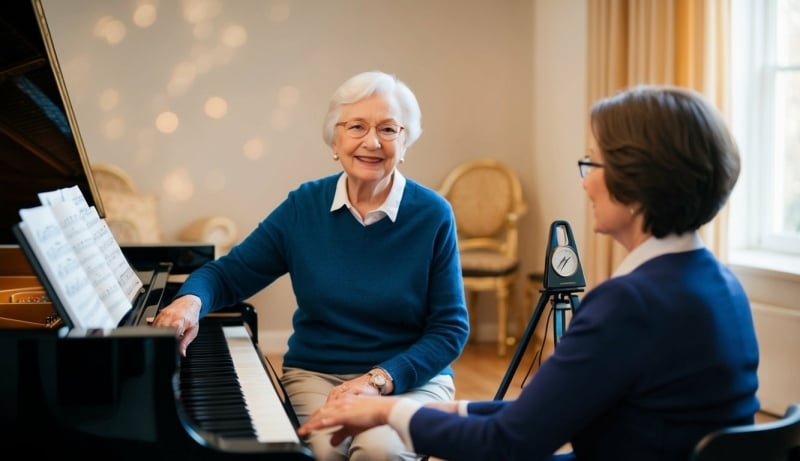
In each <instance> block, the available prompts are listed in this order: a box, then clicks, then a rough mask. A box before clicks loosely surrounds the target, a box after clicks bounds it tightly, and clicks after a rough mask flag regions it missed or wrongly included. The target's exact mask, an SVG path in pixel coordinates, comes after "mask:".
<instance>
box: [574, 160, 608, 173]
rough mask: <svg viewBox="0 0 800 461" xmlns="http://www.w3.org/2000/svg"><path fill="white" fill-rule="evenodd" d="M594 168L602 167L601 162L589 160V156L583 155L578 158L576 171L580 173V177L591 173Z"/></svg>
mask: <svg viewBox="0 0 800 461" xmlns="http://www.w3.org/2000/svg"><path fill="white" fill-rule="evenodd" d="M595 168H603V164H602V163H596V162H593V161H591V160H589V157H583V158H582V159H580V160H578V171H580V173H581V178H585V177H586V175H587V174H589V173H591V172H592V170H594V169H595Z"/></svg>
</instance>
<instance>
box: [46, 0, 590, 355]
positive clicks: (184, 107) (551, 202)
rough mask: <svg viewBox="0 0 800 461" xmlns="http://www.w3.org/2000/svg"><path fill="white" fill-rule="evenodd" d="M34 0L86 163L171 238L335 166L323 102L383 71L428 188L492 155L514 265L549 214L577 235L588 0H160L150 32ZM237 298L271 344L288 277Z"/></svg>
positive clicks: (535, 257) (255, 208) (487, 304)
mask: <svg viewBox="0 0 800 461" xmlns="http://www.w3.org/2000/svg"><path fill="white" fill-rule="evenodd" d="M44 4H45V8H46V12H47V16H48V19H49V22H50V27H51V29H52V32H53V36H54V41H55V44H56V48H57V52H58V55H59V60H60V64H61V67H62V70H63V72H64V75H65V78H66V83H67V87H68V89H69V91H70V96H71V98H72V103H73V107H74V108H75V112H76V117H77V119H78V123H79V126H80V130H81V132H82V136H83V139H84V143H85V145H86V150H87V152H88V155H89V158H90V160H91V161H92V162H111V163H115V164H117V165H119V166H121V167H123V168H124V169H125V170H127V171H128V172H130V173H131V174H132V175H133V176H134V177H135V179H136V181H137V183H138V184H139V186H140V188H141V189H143V190H145V191H154V192H157V193H158V195H159V197H160V212H161V214H160V218H161V221H162V225H163V227H164V229H165V232H166V234H167V236H174V235H175V234H176V233H177V231H178V229H180V228H181V226H183V225H184V224H186V223H188V222H190V221H192V220H193V219H194V218H196V217H200V216H206V215H216V214H224V215H228V216H230V217H232V218H233V219H234V220H235V221H236V223H237V225H238V226H239V229H240V231H241V233H242V235H244V233H245V232H246V231H249V230H250V229H251V228H253V227H254V226H255V225H256V224H257V223H258V221H259V220H261V219H262V218H263V217H264V216H265V215H266V214H267V213H268V212H269V211H270V210H271V209H272V208H273V207H275V206H276V205H277V204H278V203H279V202H280V201H281V200H283V198H284V197H285V196H286V194H287V192H288V191H289V190H291V189H293V188H294V187H296V186H297V185H298V184H299V183H300V182H302V181H306V180H309V179H312V178H316V177H319V176H322V175H327V174H330V173H333V172H335V171H337V167H338V164H337V163H334V162H333V161H332V160H331V157H330V154H331V152H330V149H329V148H328V147H327V146H325V145H324V144H323V142H322V140H321V136H320V128H321V121H322V116H323V114H324V111H325V109H326V107H327V102H328V97H329V96H330V94H331V92H332V91H333V90H334V88H335V87H336V86H338V84H339V83H341V82H342V81H343V80H344V79H345V78H347V77H349V76H350V75H352V74H354V73H357V72H360V71H365V70H372V69H380V70H384V71H388V72H392V73H396V74H397V75H398V76H399V77H400V78H401V79H403V80H405V81H406V82H407V83H408V84H409V86H410V87H411V88H412V89H413V90H414V91H415V93H416V94H417V96H418V98H419V100H420V104H421V106H422V110H423V128H424V133H423V135H422V137H421V138H420V140H419V141H418V142H417V144H415V145H414V146H412V147H411V149H410V150H409V153H408V155H407V161H406V163H405V164H404V165H403V166H402V171H403V172H404V174H406V175H407V176H409V177H411V178H414V179H416V180H418V181H420V182H421V183H423V184H426V185H428V186H430V187H433V188H436V187H437V186H438V185H439V183H440V182H441V181H442V179H443V178H444V176H445V174H446V173H447V172H448V171H449V170H450V169H452V168H453V167H455V166H456V165H457V164H459V163H461V162H463V161H466V160H469V159H473V158H478V157H484V156H489V157H494V158H497V159H500V160H502V161H504V162H506V163H508V164H509V165H510V166H511V167H512V168H514V169H515V170H516V171H517V172H518V173H519V175H520V177H521V179H522V183H523V188H524V193H525V196H526V198H527V200H528V202H529V210H530V212H529V214H528V215H527V216H526V217H525V218H523V220H522V221H521V223H520V227H521V251H522V255H523V264H524V270H525V272H528V271H539V270H541V268H542V266H543V259H544V248H545V241H546V233H547V229H548V226H549V224H550V222H552V221H553V220H555V219H567V220H569V221H570V222H571V223H572V226H573V231H574V233H575V235H576V238H577V240H578V241H579V243H580V244H581V245H582V243H583V235H584V234H583V232H584V229H585V225H584V223H583V205H582V203H583V202H582V199H583V191H582V190H581V183H580V181H579V179H578V176H577V169H576V167H575V160H576V159H577V158H579V157H580V156H581V155H582V154H583V151H584V146H585V144H584V132H583V129H584V121H585V108H586V102H585V87H586V85H585V81H586V75H585V61H586V59H585V54H586V45H585V40H586V31H585V29H586V28H585V22H586V21H585V14H586V13H585V10H586V5H585V1H584V0H570V1H556V0H530V1H525V0H492V1H488V0H435V1H430V0H403V1H399V2H398V1H388V0H379V1H376V0H372V1H367V0H340V1H330V2H327V1H326V2H323V1H318V0H292V1H285V0H283V1H264V0H236V1H225V2H222V1H198V2H194V3H191V2H171V1H170V2H159V3H158V4H157V5H158V6H157V8H156V9H155V12H156V13H157V14H156V16H155V21H154V22H153V23H152V25H149V26H146V27H141V26H137V25H135V23H134V20H133V18H134V6H135V5H136V4H137V2H136V1H133V0H126V1H117V2H106V1H103V0H71V1H69V2H63V1H58V0H44ZM188 5H193V7H192V8H188ZM179 6H187V9H186V10H184V11H181V10H180V9H179ZM201 7H202V8H201ZM204 8H207V9H204ZM140 12H141V10H140ZM144 12H145V13H146V10H145V11H144ZM204 14H205V15H206V16H203V15H204ZM142 17H144V18H146V17H147V16H146V15H145V16H142ZM198 17H205V20H203V21H197V19H196V18H198ZM187 18H188V19H187ZM120 31H121V32H122V33H120ZM112 42H113V43H112ZM186 69H189V70H191V71H192V72H189V73H181V71H184V72H185V71H186ZM179 77H180V78H179ZM210 97H221V98H224V99H225V100H226V101H227V113H226V114H225V116H224V117H222V118H219V119H214V118H211V117H208V116H206V115H205V114H204V112H203V110H204V104H205V102H206V100H207V99H208V98H210ZM163 111H172V112H173V113H175V114H176V115H177V117H178V121H179V124H178V127H177V129H176V130H175V131H174V132H172V133H170V134H165V133H162V132H159V131H158V130H157V129H156V126H155V123H156V117H157V115H158V114H159V113H161V112H163ZM246 146H257V147H258V146H262V148H261V149H258V148H256V149H253V150H250V151H248V147H246ZM246 151H248V152H249V154H245V152H246ZM251 301H252V302H253V304H254V305H255V306H256V307H257V308H258V311H259V317H260V328H259V330H260V331H261V338H262V348H264V349H265V350H276V349H277V350H280V349H281V348H283V347H284V345H285V340H286V336H287V335H288V333H289V331H290V329H291V324H290V317H291V313H292V310H293V308H294V298H293V295H292V293H291V289H290V285H289V281H288V279H287V278H283V279H281V280H279V281H278V282H277V283H276V284H274V285H273V286H271V287H269V288H268V289H266V290H264V291H262V292H261V293H259V294H257V295H256V296H255V297H254V298H252V300H251ZM493 307H494V302H493V300H492V299H491V297H490V296H485V297H483V298H481V306H480V309H479V311H478V317H479V319H478V320H479V328H478V332H477V333H478V335H479V337H482V338H483V337H485V338H493V337H494V333H493V332H494V328H495V327H496V325H495V324H494V322H495V318H494V311H493Z"/></svg>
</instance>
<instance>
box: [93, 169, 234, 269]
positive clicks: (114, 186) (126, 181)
mask: <svg viewBox="0 0 800 461" xmlns="http://www.w3.org/2000/svg"><path fill="white" fill-rule="evenodd" d="M92 174H93V176H94V180H95V182H96V183H97V188H98V192H99V193H100V198H101V200H102V201H103V206H104V208H105V215H106V216H105V220H106V223H108V226H109V228H111V232H112V233H113V234H114V237H115V238H116V239H117V242H119V243H120V244H125V243H136V244H158V243H165V242H166V241H170V240H171V241H184V242H200V243H211V244H213V245H214V250H215V254H216V255H217V256H220V255H222V254H225V253H227V252H228V250H230V248H231V246H233V244H234V243H236V239H237V228H236V224H235V223H234V222H233V220H232V219H230V218H228V217H227V216H207V217H201V218H198V219H196V220H195V221H193V222H191V223H189V224H187V225H186V226H184V227H183V228H182V229H181V231H180V232H179V233H178V235H177V236H176V237H175V238H167V237H166V236H165V235H164V232H163V230H162V229H161V224H160V222H159V217H158V197H157V196H156V194H154V193H152V192H142V191H140V190H139V189H138V187H137V186H136V183H135V182H134V181H133V179H132V178H131V177H130V175H128V174H127V173H126V172H125V171H124V170H123V169H122V168H120V167H118V166H116V165H113V164H109V163H94V164H92Z"/></svg>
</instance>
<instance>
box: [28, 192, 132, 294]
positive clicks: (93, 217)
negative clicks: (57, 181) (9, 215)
mask: <svg viewBox="0 0 800 461" xmlns="http://www.w3.org/2000/svg"><path fill="white" fill-rule="evenodd" d="M39 200H40V201H41V202H42V204H43V205H55V204H58V203H63V202H70V203H72V204H73V205H74V206H75V208H76V209H77V210H78V211H79V213H80V215H81V217H82V218H83V221H84V223H85V225H86V227H87V228H88V231H89V233H90V234H91V236H92V238H93V240H94V243H95V246H96V247H97V248H99V250H100V252H101V253H102V254H103V256H104V257H105V260H106V263H107V265H108V266H109V267H110V268H111V271H112V273H113V275H114V277H115V278H116V280H117V283H118V284H119V286H120V287H121V288H122V291H123V292H124V293H125V296H126V297H127V298H128V301H132V300H133V299H134V298H135V297H136V295H137V294H138V293H139V289H140V288H142V286H144V284H143V283H142V281H141V280H140V279H139V277H138V276H137V275H136V272H135V271H134V270H133V268H132V267H131V265H130V264H129V263H128V260H127V259H126V258H125V255H124V254H123V253H122V248H120V246H119V243H117V240H116V239H115V238H114V234H112V233H111V228H109V227H108V223H106V222H105V220H103V219H102V218H100V215H99V214H98V213H97V209H96V208H95V207H90V206H89V204H88V202H87V201H86V197H84V196H83V192H81V190H80V188H79V187H78V186H72V187H68V188H64V189H58V190H54V191H49V192H42V193H40V194H39Z"/></svg>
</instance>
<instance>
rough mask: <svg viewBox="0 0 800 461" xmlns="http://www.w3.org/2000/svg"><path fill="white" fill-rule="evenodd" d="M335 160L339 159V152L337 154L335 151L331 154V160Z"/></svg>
mask: <svg viewBox="0 0 800 461" xmlns="http://www.w3.org/2000/svg"><path fill="white" fill-rule="evenodd" d="M337 160H339V154H337V153H335V152H334V154H333V161H334V162H335V161H337Z"/></svg>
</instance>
